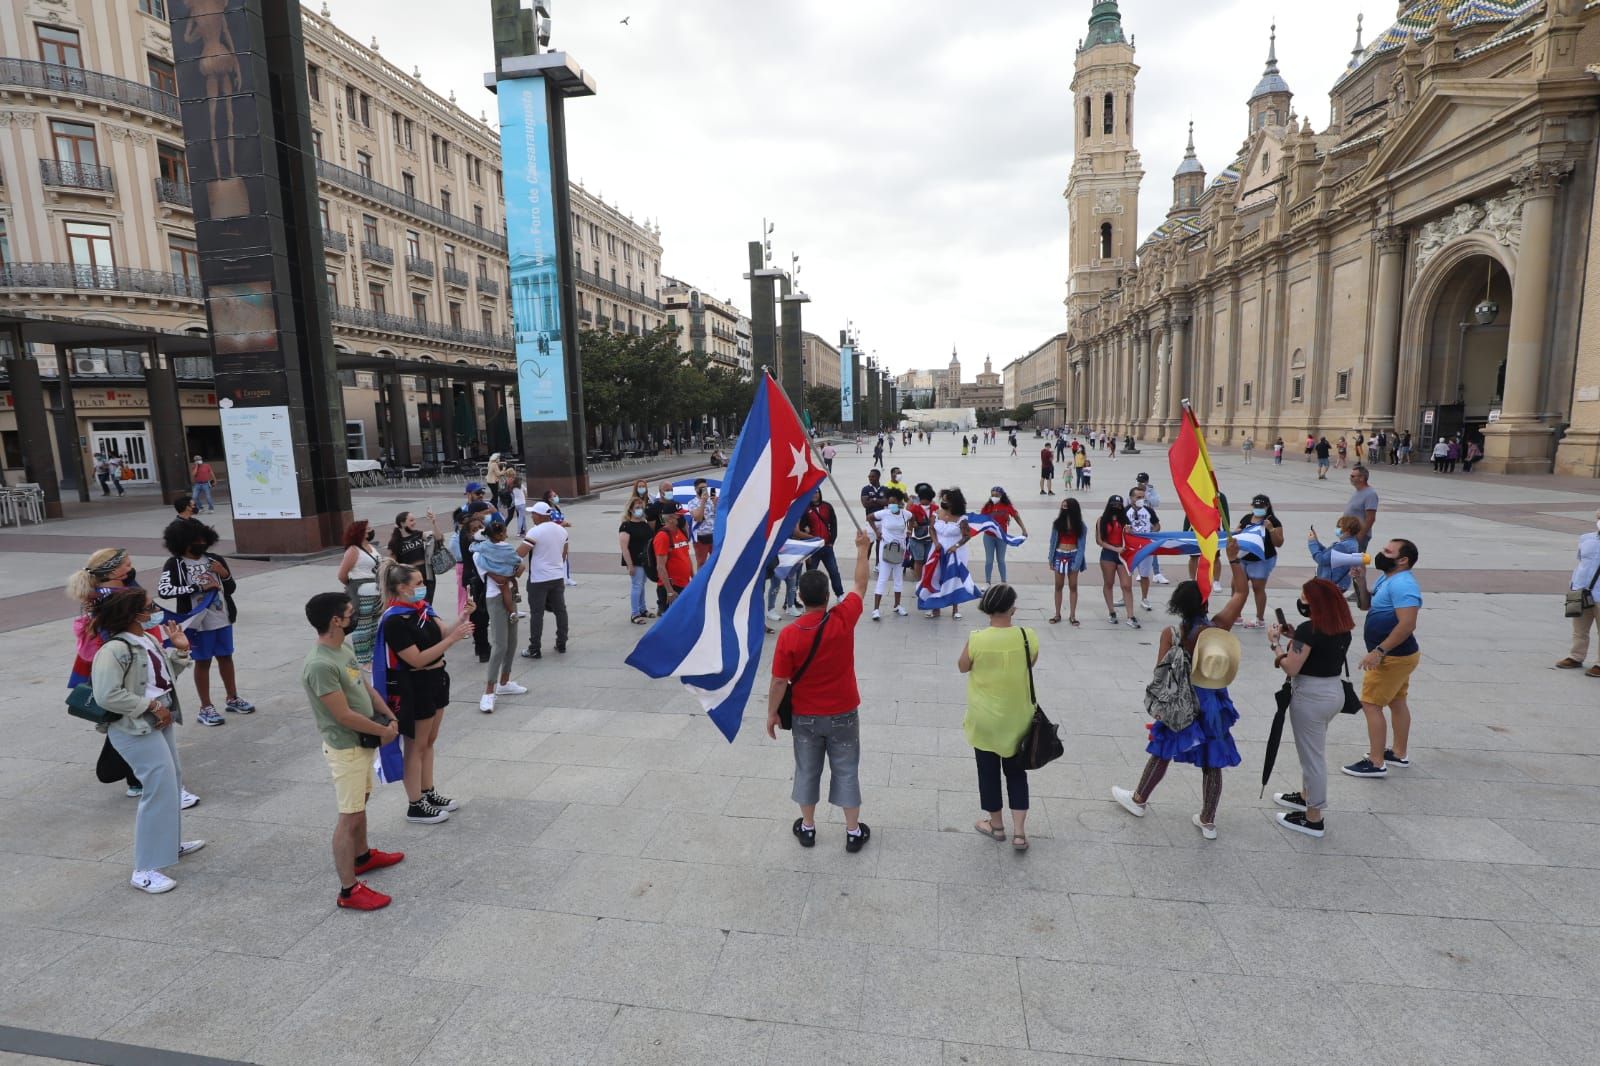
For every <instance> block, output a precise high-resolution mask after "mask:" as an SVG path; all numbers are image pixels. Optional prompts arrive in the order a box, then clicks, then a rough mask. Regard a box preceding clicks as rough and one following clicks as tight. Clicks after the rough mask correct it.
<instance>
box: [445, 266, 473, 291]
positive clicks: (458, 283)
mask: <svg viewBox="0 0 1600 1066" xmlns="http://www.w3.org/2000/svg"><path fill="white" fill-rule="evenodd" d="M470 280H471V278H470V277H469V276H468V274H467V272H466V271H465V270H461V269H459V268H457V267H453V266H447V267H445V268H444V283H445V284H446V285H454V286H455V287H456V288H458V289H464V288H466V287H467V284H468V282H469V281H470Z"/></svg>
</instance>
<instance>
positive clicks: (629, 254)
mask: <svg viewBox="0 0 1600 1066" xmlns="http://www.w3.org/2000/svg"><path fill="white" fill-rule="evenodd" d="M622 261H623V262H624V263H626V264H628V265H629V266H632V265H633V245H631V244H629V243H628V242H627V241H623V242H622Z"/></svg>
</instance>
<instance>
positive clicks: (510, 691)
mask: <svg viewBox="0 0 1600 1066" xmlns="http://www.w3.org/2000/svg"><path fill="white" fill-rule="evenodd" d="M527 691H528V688H527V686H526V685H519V684H517V683H516V682H515V681H507V682H506V683H505V684H503V685H496V686H495V687H494V694H495V695H496V696H521V695H522V694H523V693H525V692H527Z"/></svg>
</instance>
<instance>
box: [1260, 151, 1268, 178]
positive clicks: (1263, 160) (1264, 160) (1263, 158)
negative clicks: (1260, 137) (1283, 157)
mask: <svg viewBox="0 0 1600 1066" xmlns="http://www.w3.org/2000/svg"><path fill="white" fill-rule="evenodd" d="M1266 172H1267V153H1266V152H1262V153H1261V173H1263V174H1265V173H1266Z"/></svg>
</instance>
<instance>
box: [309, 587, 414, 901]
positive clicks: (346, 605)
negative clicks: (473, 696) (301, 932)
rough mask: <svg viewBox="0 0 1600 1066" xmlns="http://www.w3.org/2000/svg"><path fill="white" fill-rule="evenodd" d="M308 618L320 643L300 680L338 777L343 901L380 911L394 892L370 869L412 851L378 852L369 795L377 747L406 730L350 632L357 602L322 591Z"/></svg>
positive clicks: (337, 860)
mask: <svg viewBox="0 0 1600 1066" xmlns="http://www.w3.org/2000/svg"><path fill="white" fill-rule="evenodd" d="M306 621H308V622H310V623H311V628H313V629H315V630H316V631H317V642H316V644H315V645H314V646H313V647H312V649H311V652H310V654H308V655H307V656H306V661H305V665H303V666H302V667H301V668H300V684H301V685H302V686H303V687H304V688H305V690H306V697H307V698H308V699H309V700H310V702H311V716H312V718H313V719H314V720H315V721H316V723H317V731H318V732H319V733H321V734H322V757H323V759H325V760H326V761H327V763H328V770H329V772H330V773H331V774H332V775H333V795H334V800H335V802H336V803H337V804H338V805H339V821H338V823H337V824H336V825H335V826H334V830H333V867H334V870H335V871H337V872H338V874H339V896H338V899H337V900H336V903H337V905H338V906H340V907H343V908H345V909H347V910H357V911H375V910H379V909H381V908H383V907H387V906H388V905H389V902H390V897H388V896H386V895H384V894H383V893H382V892H375V891H373V890H372V889H370V888H368V887H367V886H366V884H365V883H364V882H362V881H359V880H357V878H359V877H360V876H361V875H362V874H364V873H368V872H370V871H372V870H381V869H383V868H384V867H385V866H393V865H394V864H395V863H397V862H399V861H401V860H402V859H404V858H405V853H404V852H399V851H376V850H374V849H373V848H372V847H371V846H370V845H369V844H368V843H367V797H368V796H370V795H371V794H372V784H373V780H372V761H373V757H372V751H373V749H374V748H376V747H378V746H379V745H382V744H387V743H389V741H391V740H393V739H394V738H395V737H397V736H399V735H400V727H399V726H398V725H396V724H395V721H394V719H393V718H390V717H389V716H388V715H387V714H384V713H383V711H382V710H380V708H382V707H383V706H384V699H383V696H382V695H380V694H379V693H378V691H377V689H375V688H373V687H372V685H371V683H370V682H368V681H367V679H366V675H365V674H363V673H362V672H361V667H360V665H359V664H358V663H357V662H356V654H355V650H354V649H352V648H351V647H350V645H349V644H348V643H346V642H345V635H346V634H348V633H350V632H351V631H352V630H353V629H354V628H355V627H356V625H357V624H358V616H357V613H356V609H355V605H354V604H353V603H352V602H351V600H350V597H349V596H347V595H346V594H345V593H343V592H319V593H318V594H317V595H315V596H313V597H311V599H310V600H308V601H306Z"/></svg>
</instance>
